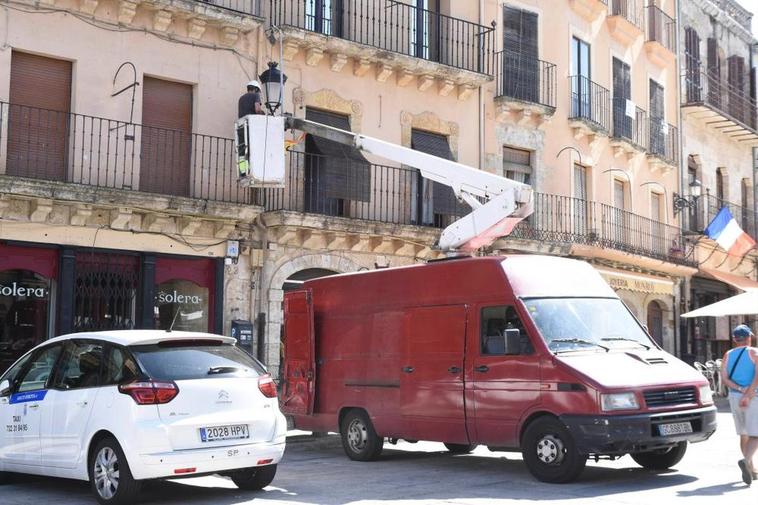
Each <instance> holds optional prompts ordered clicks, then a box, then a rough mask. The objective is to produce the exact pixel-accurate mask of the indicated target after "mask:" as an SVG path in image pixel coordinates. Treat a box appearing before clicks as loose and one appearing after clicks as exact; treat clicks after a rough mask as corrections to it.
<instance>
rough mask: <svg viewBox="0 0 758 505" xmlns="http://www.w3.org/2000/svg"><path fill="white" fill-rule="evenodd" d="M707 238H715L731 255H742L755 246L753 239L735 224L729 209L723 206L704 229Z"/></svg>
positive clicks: (735, 221)
mask: <svg viewBox="0 0 758 505" xmlns="http://www.w3.org/2000/svg"><path fill="white" fill-rule="evenodd" d="M705 234H706V235H707V236H708V238H710V239H713V240H715V241H716V242H717V243H718V245H720V246H721V247H723V248H724V250H726V252H727V253H729V254H731V255H732V256H744V255H745V254H746V253H747V252H748V251H749V250H750V249H752V248H753V247H755V240H753V238H752V237H751V236H750V235H748V234H747V233H745V231H744V230H743V229H742V228H740V225H739V224H737V220H735V219H734V216H732V213H731V212H729V209H727V208H726V207H723V208H722V209H721V210H720V211H719V213H718V214H716V217H714V218H713V221H711V224H709V225H708V228H706V229H705Z"/></svg>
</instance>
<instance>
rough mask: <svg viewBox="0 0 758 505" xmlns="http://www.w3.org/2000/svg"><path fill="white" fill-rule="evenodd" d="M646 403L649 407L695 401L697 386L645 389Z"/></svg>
mask: <svg viewBox="0 0 758 505" xmlns="http://www.w3.org/2000/svg"><path fill="white" fill-rule="evenodd" d="M645 403H646V404H647V406H648V407H663V406H666V405H679V404H682V403H695V388H694V387H686V388H678V389H663V390H660V389H659V390H656V391H645Z"/></svg>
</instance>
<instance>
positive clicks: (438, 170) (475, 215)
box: [285, 117, 533, 251]
mask: <svg viewBox="0 0 758 505" xmlns="http://www.w3.org/2000/svg"><path fill="white" fill-rule="evenodd" d="M285 126H286V128H287V129H295V130H301V131H304V132H306V133H310V134H312V135H316V136H318V137H323V138H326V139H329V140H332V141H335V142H338V143H340V144H344V145H349V146H352V147H355V148H356V149H359V150H361V151H364V152H366V153H370V154H375V155H377V156H381V157H382V158H385V159H388V160H391V161H396V162H399V163H402V164H404V165H408V166H411V167H414V168H416V169H418V170H419V171H420V172H421V175H422V176H423V177H424V178H426V179H429V180H432V181H435V182H438V183H440V184H444V185H446V186H449V187H450V188H451V189H452V190H453V192H454V193H455V196H456V197H457V198H458V199H459V200H462V201H464V202H466V203H467V204H468V205H469V206H470V207H471V208H472V209H473V211H472V212H471V213H470V214H468V215H466V216H464V217H462V218H461V219H459V220H458V221H456V222H455V223H453V224H451V225H450V226H448V227H447V228H445V230H443V232H442V235H441V236H440V239H439V243H438V245H439V248H440V249H442V250H444V251H452V250H463V251H473V250H476V249H478V248H479V247H482V246H487V245H490V244H491V243H492V242H494V241H495V240H497V239H498V238H499V237H503V236H505V235H508V234H509V233H510V232H511V230H513V227H514V226H515V225H516V224H517V223H518V222H519V221H521V220H522V219H524V218H526V217H527V216H529V215H530V214H531V213H532V212H533V201H532V188H531V187H530V186H529V185H527V184H522V183H520V182H516V181H513V180H511V179H506V178H505V177H500V176H498V175H495V174H490V173H487V172H484V171H482V170H477V169H475V168H472V167H469V166H466V165H463V164H461V163H456V162H454V161H449V160H446V159H443V158H439V157H437V156H432V155H430V154H426V153H422V152H419V151H414V150H413V149H410V148H408V147H403V146H399V145H396V144H392V143H390V142H385V141H383V140H379V139H375V138H372V137H368V136H366V135H360V134H358V133H352V132H348V131H345V130H340V129H338V128H332V127H331V126H326V125H323V124H321V123H316V122H313V121H308V120H306V119H300V118H294V117H287V118H286V120H285Z"/></svg>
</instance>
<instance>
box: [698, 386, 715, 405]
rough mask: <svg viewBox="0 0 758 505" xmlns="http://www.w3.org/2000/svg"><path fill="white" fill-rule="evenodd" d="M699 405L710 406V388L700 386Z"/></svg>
mask: <svg viewBox="0 0 758 505" xmlns="http://www.w3.org/2000/svg"><path fill="white" fill-rule="evenodd" d="M700 403H702V404H703V405H710V404H711V403H713V391H711V386H709V385H707V384H706V385H705V386H700Z"/></svg>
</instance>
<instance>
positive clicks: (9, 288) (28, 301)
mask: <svg viewBox="0 0 758 505" xmlns="http://www.w3.org/2000/svg"><path fill="white" fill-rule="evenodd" d="M52 287H53V284H52V281H51V280H50V279H47V278H45V277H43V276H41V275H39V274H37V273H35V272H32V271H30V270H5V271H3V272H0V370H5V369H6V368H8V367H9V366H10V365H11V364H13V362H14V361H15V360H16V359H18V358H19V356H21V355H23V354H24V353H25V352H26V351H28V350H30V349H32V348H33V347H34V346H36V345H38V344H41V343H42V342H43V341H44V340H45V339H46V338H47V335H48V330H49V327H50V319H51V318H50V314H51V313H52V300H53V299H54V296H51V290H52Z"/></svg>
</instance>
